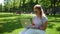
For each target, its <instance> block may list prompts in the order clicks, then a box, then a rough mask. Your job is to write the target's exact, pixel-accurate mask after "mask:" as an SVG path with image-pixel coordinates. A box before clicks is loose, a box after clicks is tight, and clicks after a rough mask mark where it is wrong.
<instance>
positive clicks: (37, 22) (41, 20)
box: [33, 16, 48, 26]
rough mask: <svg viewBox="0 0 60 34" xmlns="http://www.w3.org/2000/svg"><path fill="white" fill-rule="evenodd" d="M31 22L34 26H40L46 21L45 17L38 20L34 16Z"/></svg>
mask: <svg viewBox="0 0 60 34" xmlns="http://www.w3.org/2000/svg"><path fill="white" fill-rule="evenodd" d="M33 21H34V24H35V25H38V26H42V24H43V23H45V22H47V21H48V20H47V17H46V16H42V19H40V18H38V17H37V16H34V17H33Z"/></svg>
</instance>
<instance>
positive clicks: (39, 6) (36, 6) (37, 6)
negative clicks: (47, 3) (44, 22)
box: [34, 4, 46, 17]
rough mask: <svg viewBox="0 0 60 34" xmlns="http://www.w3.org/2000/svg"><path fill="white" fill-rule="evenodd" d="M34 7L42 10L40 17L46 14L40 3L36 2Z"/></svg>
mask: <svg viewBox="0 0 60 34" xmlns="http://www.w3.org/2000/svg"><path fill="white" fill-rule="evenodd" d="M34 8H36V9H38V10H40V11H42V14H41V17H42V16H46V15H45V14H44V11H43V8H42V7H41V5H38V4H37V5H35V6H34Z"/></svg>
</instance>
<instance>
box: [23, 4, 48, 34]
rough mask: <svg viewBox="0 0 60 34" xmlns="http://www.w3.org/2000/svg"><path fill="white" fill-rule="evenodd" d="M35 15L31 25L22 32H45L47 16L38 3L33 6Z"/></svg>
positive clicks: (33, 33)
mask: <svg viewBox="0 0 60 34" xmlns="http://www.w3.org/2000/svg"><path fill="white" fill-rule="evenodd" d="M34 12H35V14H36V16H34V17H33V19H32V26H30V27H28V29H26V30H25V31H24V32H23V33H22V34H45V30H46V26H47V21H48V20H47V17H46V16H45V14H44V12H43V9H42V7H41V6H40V5H35V6H34Z"/></svg>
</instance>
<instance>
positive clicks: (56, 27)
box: [0, 13, 60, 34]
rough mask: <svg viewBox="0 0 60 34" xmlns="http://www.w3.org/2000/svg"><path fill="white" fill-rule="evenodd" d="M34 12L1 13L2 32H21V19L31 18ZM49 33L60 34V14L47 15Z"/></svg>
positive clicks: (12, 33)
mask: <svg viewBox="0 0 60 34" xmlns="http://www.w3.org/2000/svg"><path fill="white" fill-rule="evenodd" d="M33 16H34V14H21V15H16V14H13V13H0V34H19V33H20V32H21V31H22V30H24V28H22V25H21V21H20V19H30V20H31V18H32V17H33ZM47 17H48V26H47V29H46V33H47V34H60V15H56V16H50V15H49V16H47Z"/></svg>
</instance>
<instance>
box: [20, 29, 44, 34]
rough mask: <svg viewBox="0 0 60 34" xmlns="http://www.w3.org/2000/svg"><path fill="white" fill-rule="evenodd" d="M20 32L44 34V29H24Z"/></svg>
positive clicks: (22, 33) (24, 33)
mask: <svg viewBox="0 0 60 34" xmlns="http://www.w3.org/2000/svg"><path fill="white" fill-rule="evenodd" d="M20 34H45V31H44V30H40V29H26V30H24V31H23V32H21V33H20Z"/></svg>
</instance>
